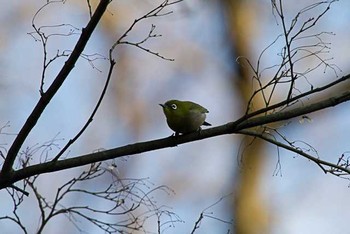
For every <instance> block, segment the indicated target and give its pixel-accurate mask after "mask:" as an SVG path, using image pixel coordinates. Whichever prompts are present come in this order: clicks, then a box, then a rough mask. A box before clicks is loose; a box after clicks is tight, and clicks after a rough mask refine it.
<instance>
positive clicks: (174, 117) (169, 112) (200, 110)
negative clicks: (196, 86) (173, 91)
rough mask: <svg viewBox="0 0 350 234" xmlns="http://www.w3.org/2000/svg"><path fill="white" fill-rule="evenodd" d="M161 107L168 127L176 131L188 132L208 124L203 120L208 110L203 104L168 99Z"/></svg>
mask: <svg viewBox="0 0 350 234" xmlns="http://www.w3.org/2000/svg"><path fill="white" fill-rule="evenodd" d="M159 105H161V106H162V107H163V112H164V114H165V116H166V119H167V123H168V125H169V127H170V128H171V129H172V130H174V131H175V132H176V133H177V134H178V133H190V132H195V131H198V130H200V127H201V126H202V125H206V126H210V125H211V124H209V123H207V122H205V118H206V113H208V112H209V111H208V110H207V109H206V108H204V107H203V106H201V105H199V104H197V103H194V102H191V101H179V100H170V101H167V102H165V103H164V104H159Z"/></svg>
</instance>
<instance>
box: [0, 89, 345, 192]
mask: <svg viewBox="0 0 350 234" xmlns="http://www.w3.org/2000/svg"><path fill="white" fill-rule="evenodd" d="M349 100H350V91H346V92H344V93H343V94H341V95H338V96H335V97H331V98H329V99H325V100H322V101H318V102H315V103H312V104H309V105H305V106H302V107H297V108H294V109H291V110H288V111H282V112H277V113H272V114H268V115H266V116H259V117H255V118H251V119H245V120H241V119H239V120H238V121H235V122H230V123H227V124H224V125H221V126H217V127H213V128H209V129H206V130H201V131H200V132H195V133H191V134H187V135H181V136H177V137H173V136H170V137H166V138H162V139H158V140H151V141H145V142H139V143H135V144H130V145H125V146H122V147H118V148H114V149H110V150H105V151H101V152H96V153H91V154H86V155H81V156H77V157H74V158H69V159H64V160H59V161H50V162H46V163H41V164H36V165H32V166H28V167H26V168H23V169H20V170H18V171H14V172H13V173H11V174H10V175H8V176H7V177H4V176H1V177H0V189H2V188H5V187H7V186H10V185H12V184H13V183H15V182H17V181H19V180H22V179H24V178H28V177H30V176H33V175H38V174H43V173H49V172H54V171H60V170H64V169H68V168H74V167H79V166H83V165H87V164H90V163H95V162H100V161H104V160H109V159H113V158H119V157H122V156H126V155H135V154H139V153H143V152H148V151H153V150H158V149H163V148H168V147H174V146H177V145H180V144H184V143H188V142H193V141H198V140H202V139H206V138H210V137H215V136H219V135H225V134H234V133H236V134H241V133H242V131H243V130H245V129H249V128H253V127H258V126H263V125H266V124H270V123H275V122H278V121H284V120H288V119H291V118H295V117H298V116H302V115H306V114H309V113H312V112H315V111H318V110H323V109H326V108H329V107H333V106H336V105H338V104H341V103H343V102H346V101H349ZM349 172H350V171H349Z"/></svg>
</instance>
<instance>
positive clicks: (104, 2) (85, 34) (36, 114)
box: [0, 0, 110, 178]
mask: <svg viewBox="0 0 350 234" xmlns="http://www.w3.org/2000/svg"><path fill="white" fill-rule="evenodd" d="M109 3H110V0H101V1H100V3H99V5H98V7H97V9H96V11H95V13H94V15H93V16H92V17H91V20H90V21H89V23H88V24H87V26H86V27H85V28H84V29H83V30H82V33H81V36H80V38H79V40H78V42H77V44H76V46H75V48H74V50H73V52H72V53H71V55H70V56H69V58H68V60H67V61H66V62H65V64H64V66H63V67H62V69H61V71H60V72H59V73H58V75H57V77H56V78H55V80H54V81H53V83H52V84H51V85H50V87H49V88H48V90H47V91H46V92H45V93H43V94H42V95H41V97H40V99H39V101H38V103H37V104H36V106H35V108H34V109H33V111H32V113H31V114H30V115H29V117H28V119H27V120H26V122H25V124H24V125H23V127H22V129H21V130H20V132H19V134H18V135H17V137H16V138H15V140H14V142H13V143H12V145H11V147H10V149H9V151H8V154H7V157H6V159H5V161H4V165H3V167H2V171H1V174H0V177H1V178H3V177H7V176H8V175H9V174H10V173H11V172H12V170H13V168H12V166H13V163H14V161H15V159H16V157H17V154H18V152H19V150H20V148H21V147H22V145H23V143H24V141H25V140H26V138H27V137H28V135H29V133H30V132H31V130H32V129H33V127H34V126H35V125H36V123H37V121H38V119H39V118H40V116H41V114H42V113H43V112H44V110H45V109H46V106H47V105H48V104H49V102H50V101H51V99H52V98H53V96H54V95H55V94H56V92H57V91H58V89H59V88H60V87H61V85H62V84H63V82H64V81H65V80H66V78H67V77H68V75H69V73H70V72H71V70H72V69H73V68H74V65H75V63H76V61H77V60H78V58H79V57H80V55H81V53H82V52H83V50H84V48H85V46H86V44H87V42H88V41H89V38H90V36H91V35H92V33H93V31H94V29H95V28H96V25H97V23H98V22H99V21H100V19H101V17H102V15H103V13H104V12H105V10H106V8H107V6H108V4H109Z"/></svg>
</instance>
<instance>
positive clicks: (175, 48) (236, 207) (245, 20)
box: [0, 0, 350, 234]
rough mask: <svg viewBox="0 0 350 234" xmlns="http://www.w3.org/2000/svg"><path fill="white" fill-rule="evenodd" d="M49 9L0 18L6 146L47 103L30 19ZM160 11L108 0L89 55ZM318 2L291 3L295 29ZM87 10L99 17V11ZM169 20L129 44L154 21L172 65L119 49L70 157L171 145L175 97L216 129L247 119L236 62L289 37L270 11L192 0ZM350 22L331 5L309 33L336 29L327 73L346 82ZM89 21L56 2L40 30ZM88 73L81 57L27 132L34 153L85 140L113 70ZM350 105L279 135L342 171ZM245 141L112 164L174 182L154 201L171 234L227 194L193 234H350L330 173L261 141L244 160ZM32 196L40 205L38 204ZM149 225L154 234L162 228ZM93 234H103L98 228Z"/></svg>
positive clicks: (123, 172) (32, 208) (243, 77)
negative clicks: (170, 109)
mask: <svg viewBox="0 0 350 234" xmlns="http://www.w3.org/2000/svg"><path fill="white" fill-rule="evenodd" d="M45 2H46V1H33V0H30V1H9V2H7V3H6V4H3V6H2V7H1V9H0V22H1V28H0V51H1V54H2V56H1V57H0V69H1V75H0V95H1V97H0V113H1V116H0V126H5V125H6V126H7V127H6V128H4V129H3V130H2V132H1V133H2V134H0V146H1V147H3V148H6V149H8V147H9V145H11V143H12V140H13V139H14V137H15V134H16V133H17V132H18V131H19V129H20V127H21V126H22V125H23V123H24V122H25V120H26V118H27V117H28V115H29V113H30V112H31V111H32V109H33V107H34V105H35V104H36V102H37V101H38V99H39V96H40V95H39V87H40V79H41V72H42V61H43V52H42V47H41V43H40V42H38V41H35V39H34V38H33V37H32V36H31V35H29V34H28V33H30V32H33V28H32V19H33V15H34V14H35V12H36V11H37V10H38V9H39V8H40V7H41V6H42V5H43V4H45ZM160 2H161V1H136V0H132V1H129V0H128V1H126V0H124V1H114V2H112V3H111V5H110V6H109V7H108V10H107V12H106V13H105V15H104V17H103V19H102V22H101V23H100V24H99V26H98V28H97V30H96V31H95V32H94V34H93V36H92V38H91V40H90V42H89V43H88V45H87V47H86V49H85V51H84V53H85V54H90V55H92V54H95V53H97V54H99V55H102V56H106V57H107V56H108V50H109V48H110V46H111V45H112V43H114V42H115V40H117V39H118V38H119V37H120V36H121V35H122V34H123V33H124V32H125V30H126V29H127V28H128V27H129V26H130V25H131V23H132V22H133V20H134V19H135V18H139V17H141V16H142V15H144V14H145V13H147V12H148V11H150V10H152V9H153V8H154V7H155V6H157V5H159V4H160ZM315 2H316V1H312V0H307V1H305V0H303V1H301V0H298V1H287V0H286V1H284V11H285V14H286V19H287V22H290V20H291V18H292V17H294V15H295V14H296V13H297V12H298V11H300V10H301V9H302V8H304V7H306V6H308V5H310V4H312V3H315ZM91 4H92V6H93V9H94V7H95V6H96V4H97V1H91ZM320 9H324V7H321V8H320ZM165 11H173V13H172V14H169V15H166V16H162V17H156V18H152V19H147V20H144V21H141V22H140V23H139V24H138V25H137V26H136V27H135V28H134V29H133V30H132V32H131V33H130V34H129V37H128V38H127V40H130V41H132V42H136V41H140V40H142V39H143V38H145V36H147V35H148V32H149V30H150V29H151V25H152V24H154V25H155V26H156V28H155V30H154V33H156V34H161V35H162V36H161V37H157V38H151V39H149V40H148V41H147V42H146V43H145V47H147V48H149V49H151V50H152V51H155V52H158V53H160V54H161V55H162V56H164V57H166V58H172V59H175V60H174V61H166V60H163V59H160V58H159V57H157V56H154V55H152V54H149V53H146V52H145V51H142V50H140V49H137V48H135V47H132V46H126V45H121V46H118V47H117V49H116V50H115V53H114V56H115V58H116V62H117V64H116V67H115V70H114V76H113V77H112V81H111V84H110V86H109V88H108V91H107V94H106V97H105V99H104V102H103V104H102V106H101V108H100V109H99V111H98V113H97V114H96V116H95V118H94V121H93V123H92V124H91V125H90V127H89V128H88V129H87V131H86V132H85V133H84V134H83V136H82V137H81V138H80V139H79V140H78V141H77V142H76V143H75V144H74V145H73V146H72V147H71V148H70V150H69V152H68V154H67V155H66V156H67V157H70V156H77V155H82V154H87V153H90V152H94V151H96V150H101V149H110V148H115V147H118V146H122V145H125V144H129V143H133V142H138V141H146V140H151V139H157V138H163V137H166V136H169V135H171V134H172V132H171V130H170V129H169V128H168V126H167V124H166V122H165V117H164V116H163V113H162V110H161V108H160V106H159V105H158V104H159V103H164V102H165V101H166V100H169V99H180V100H191V101H194V102H197V103H199V104H201V105H203V106H204V107H206V108H207V109H208V110H209V111H210V113H209V114H208V117H207V121H208V122H210V123H211V124H212V125H214V126H216V125H221V124H225V123H227V122H230V121H234V120H236V119H237V118H239V117H241V116H242V115H243V114H244V111H245V108H246V103H247V98H249V96H250V95H251V92H252V89H251V88H252V85H251V77H249V73H248V72H247V69H246V67H244V66H240V65H239V64H238V63H237V62H236V59H237V58H238V57H239V56H243V57H246V58H248V59H249V60H250V61H251V62H252V64H256V62H257V59H258V56H259V55H260V53H261V51H262V50H263V49H265V48H266V47H267V46H268V45H269V44H270V43H271V42H272V41H273V40H275V38H276V37H277V36H278V35H279V34H281V33H282V28H281V25H280V24H277V23H276V16H274V15H273V12H272V7H271V2H270V1H268V0H251V1H238V0H237V1H233V0H232V1H229V0H222V1H217V0H206V1H200V0H192V1H183V2H181V3H179V4H175V5H173V6H171V7H169V9H168V10H165ZM317 13H318V12H317V11H316V12H314V14H315V15H312V16H311V15H310V17H313V16H317ZM349 13H350V2H349V1H339V2H335V3H334V4H332V6H331V9H330V10H329V11H328V12H327V13H326V14H325V15H324V16H323V18H322V19H321V20H320V21H319V22H318V24H317V25H316V27H315V29H314V30H315V31H319V32H324V31H327V32H333V33H335V36H327V37H326V41H329V42H331V44H330V47H331V51H330V53H329V54H326V55H325V56H327V57H328V58H334V59H333V60H332V61H331V62H330V63H333V64H336V65H337V66H338V67H339V68H340V69H341V70H342V71H339V72H338V76H342V75H346V74H348V73H349V72H350V68H349V65H348V61H349V59H350V55H349V54H350V53H349V48H350V46H349V37H350V31H349V30H347V27H349V22H350V14H349ZM305 17H307V16H305ZM88 20H89V14H88V7H87V4H86V2H85V1H78V0H74V1H65V3H64V4H62V3H55V4H50V5H49V6H48V7H46V8H45V9H44V10H43V11H42V12H41V13H40V14H39V15H38V17H37V18H36V20H35V24H36V25H38V26H43V25H54V24H71V25H73V26H74V27H76V28H78V29H80V28H82V27H84V26H85V25H86V23H87V22H88ZM70 29H73V27H71V28H70V27H65V28H61V29H60V30H62V32H61V33H62V34H63V33H66V32H67V30H68V31H69V30H70ZM48 30H49V29H48ZM77 38H78V35H71V36H58V37H52V39H50V40H49V41H48V44H47V48H48V56H49V57H50V56H51V57H52V56H54V55H55V54H56V53H57V50H60V51H63V50H72V49H73V46H74V43H75V42H76V40H77ZM281 45H282V44H281ZM276 48H278V43H277V44H276ZM279 51H280V50H278V52H279ZM278 52H276V50H271V51H269V52H266V54H265V56H264V57H263V58H262V60H261V62H262V65H266V66H269V65H272V64H275V63H276V62H278V58H279V57H278V56H277V53H278ZM98 57H99V56H98ZM64 59H65V58H63V59H58V60H57V61H56V62H55V63H53V64H52V66H50V67H49V68H48V70H47V74H46V80H45V86H44V88H47V87H48V85H49V84H50V82H51V81H52V79H53V78H54V77H55V75H56V74H57V72H58V71H59V69H60V67H61V66H62V65H63V64H64ZM311 62H312V61H311ZM93 65H94V66H91V64H90V63H89V62H88V61H86V60H84V59H80V60H79V61H78V63H77V65H76V67H75V68H74V70H73V71H72V73H71V74H70V76H69V78H68V79H67V81H66V82H65V83H64V85H63V86H62V88H61V90H60V91H59V92H58V93H57V95H56V96H55V97H54V99H53V100H52V102H51V103H50V105H49V106H48V108H47V110H46V111H45V112H44V114H43V115H42V118H41V119H40V121H39V122H38V124H37V126H36V127H35V128H34V130H33V131H32V133H31V134H30V135H29V138H28V139H27V141H26V142H25V147H27V148H23V150H28V149H29V150H30V149H31V148H35V147H36V146H37V145H41V144H44V143H45V142H47V141H50V140H52V139H56V140H55V143H56V144H57V145H58V146H63V145H64V144H65V143H66V142H67V141H68V140H69V139H70V138H72V137H73V136H74V135H75V134H76V133H77V132H78V131H79V130H80V128H81V127H82V126H83V124H84V123H85V121H86V119H87V118H88V116H89V115H90V113H91V111H92V109H93V108H94V106H95V103H96V101H97V98H98V97H99V95H100V92H101V90H102V88H103V85H104V81H105V77H106V75H107V71H108V70H107V68H108V61H107V60H104V59H99V60H95V61H94V62H93ZM305 66H308V65H307V64H306V65H305ZM308 78H309V81H311V82H312V83H314V84H317V85H320V84H325V83H328V82H330V81H332V80H334V79H336V76H335V74H334V72H333V71H331V70H326V72H324V69H323V68H320V69H318V71H317V72H314V73H312V74H311V75H310V77H308ZM315 87H316V86H315ZM303 88H304V89H305V87H300V89H303ZM342 88H344V89H346V88H347V87H345V86H343V87H342ZM335 92H341V89H339V90H336V91H335ZM326 95H330V94H329V93H327V94H326ZM325 97H326V96H321V95H320V96H319V98H325ZM256 106H259V103H256ZM348 107H349V104H347V103H345V104H342V105H340V106H337V107H335V108H332V109H328V110H324V111H320V112H317V113H313V114H312V115H310V116H309V117H310V118H311V119H312V121H304V122H301V121H299V119H295V120H291V122H290V123H289V124H288V125H286V126H285V127H284V128H283V130H282V132H283V133H284V134H285V136H287V137H288V139H290V140H300V141H305V142H307V143H309V144H310V145H312V146H313V147H314V148H315V149H317V152H318V155H319V156H320V158H322V159H325V160H330V161H332V162H336V161H337V159H338V158H339V157H340V155H341V154H342V153H343V152H345V151H348V150H349V149H350V145H349V142H348V133H349V130H350V125H349V124H350V123H349V118H347V116H348V114H349V111H348V109H349V108H348ZM249 142H250V139H249V138H243V137H242V136H239V135H226V136H220V137H215V138H211V139H206V140H203V141H198V142H193V143H189V144H184V145H181V146H178V147H174V148H167V149H162V150H158V151H152V152H148V153H143V154H141V155H135V156H130V157H125V158H123V159H120V160H116V163H117V167H118V174H119V175H120V176H121V177H128V178H131V177H132V178H149V180H150V181H152V182H153V183H154V184H155V185H167V186H169V187H170V188H171V189H173V190H174V191H175V193H170V194H164V193H161V194H159V195H158V197H156V200H157V201H158V202H159V204H163V205H166V206H169V207H170V208H171V210H172V211H173V212H174V213H176V214H177V215H178V216H179V217H180V218H181V220H183V221H184V222H178V223H175V226H174V227H170V228H168V229H167V230H166V231H165V233H190V232H191V230H192V229H193V227H194V224H195V222H196V220H197V219H198V217H199V215H200V213H201V212H202V211H203V210H204V209H206V208H207V207H209V206H211V205H212V204H214V203H216V202H217V201H219V200H220V199H221V198H222V197H224V199H222V200H221V201H220V202H219V203H218V204H216V205H215V206H213V207H211V208H209V209H208V210H206V212H207V214H208V215H209V214H210V216H211V217H215V218H216V219H214V218H210V217H205V218H204V219H203V220H202V222H201V225H200V228H199V229H198V230H197V231H196V233H228V232H227V230H229V229H230V230H231V232H230V233H276V234H277V233H286V234H294V233H346V232H347V231H348V225H347V221H348V217H349V215H350V209H349V208H350V200H349V198H348V197H349V194H350V190H349V181H348V180H344V179H341V178H337V177H335V176H331V175H325V174H324V173H323V172H322V170H321V169H320V168H319V167H318V166H317V165H315V164H313V163H311V162H309V161H308V160H306V159H304V158H302V157H300V156H298V155H295V154H293V153H290V152H286V151H284V150H278V149H277V148H276V147H275V146H273V145H269V144H266V143H263V142H259V141H255V142H254V144H253V145H252V146H251V147H248V148H247V149H246V150H244V153H242V147H243V148H244V145H247V144H249ZM57 152H58V148H55V147H53V148H52V150H51V151H50V152H49V153H50V154H52V155H55V153H57ZM35 160H37V159H33V163H34V162H35ZM276 168H277V170H276ZM80 170H82V168H77V169H74V170H66V171H61V172H57V173H53V174H52V175H42V176H41V177H40V180H38V184H37V186H38V187H39V188H41V189H42V191H43V193H44V194H47V196H48V197H50V196H52V195H53V194H54V193H55V192H56V189H57V187H58V186H60V185H61V184H62V183H64V182H65V181H67V180H69V179H70V178H71V177H72V176H73V175H76V174H77V172H78V171H80ZM53 178H54V179H53ZM92 186H93V185H92ZM227 195H228V196H227ZM155 196H156V195H155ZM6 199H8V196H6V195H5V192H4V191H1V192H0V201H1V202H0V204H1V209H0V210H1V213H0V215H1V216H2V215H3V212H4V213H5V214H6V212H10V211H11V203H8V202H7V200H6ZM27 199H28V201H33V200H31V199H33V196H30V197H29V198H27ZM36 209H37V204H35V203H34V202H28V203H26V206H24V207H23V208H22V211H21V215H23V219H24V223H25V224H27V225H28V226H29V227H30V228H29V231H30V233H33V232H35V230H36V226H37V223H38V221H39V211H38V210H36ZM28 214H32V215H28ZM34 214H37V215H38V216H37V218H34ZM33 220H34V221H33ZM223 221H228V222H232V223H233V224H232V225H230V224H228V223H226V222H223ZM0 225H1V227H2V230H5V232H4V233H10V232H11V231H12V230H14V229H13V228H14V224H13V223H10V222H3V221H0ZM62 225H65V226H64V227H65V228H66V229H67V232H66V233H77V230H76V229H75V227H74V225H72V224H70V223H69V222H67V219H65V218H64V217H61V218H57V219H54V220H53V221H52V222H51V223H50V224H49V225H48V227H47V228H46V229H45V231H44V233H61V231H62V229H61V227H62ZM148 225H149V227H148V229H149V230H150V231H152V232H154V233H155V232H156V229H155V226H153V225H152V224H151V223H148ZM88 232H89V233H102V232H101V231H100V230H98V229H96V230H95V229H89V231H88Z"/></svg>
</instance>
